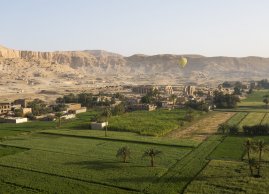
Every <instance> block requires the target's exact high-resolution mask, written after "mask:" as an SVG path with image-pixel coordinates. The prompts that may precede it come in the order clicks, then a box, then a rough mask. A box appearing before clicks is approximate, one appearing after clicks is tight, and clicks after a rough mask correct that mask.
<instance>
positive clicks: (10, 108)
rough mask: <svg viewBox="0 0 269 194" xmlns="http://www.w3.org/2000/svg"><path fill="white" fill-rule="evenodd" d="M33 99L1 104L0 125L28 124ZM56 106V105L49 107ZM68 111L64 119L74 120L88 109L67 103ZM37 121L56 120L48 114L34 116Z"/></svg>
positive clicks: (64, 112)
mask: <svg viewBox="0 0 269 194" xmlns="http://www.w3.org/2000/svg"><path fill="white" fill-rule="evenodd" d="M31 101H32V100H31V99H17V100H15V101H13V102H2V103H0V123H25V122H28V118H27V116H28V115H29V114H32V108H29V107H28V103H29V102H31ZM47 106H54V105H47ZM65 106H66V110H65V111H63V115H62V118H63V119H72V118H75V117H76V114H79V113H83V112H86V111H87V108H86V107H82V106H81V104H79V103H66V104H65ZM18 110H19V111H20V116H17V115H16V111H18ZM34 119H35V120H44V121H49V120H55V113H48V114H43V115H36V116H34Z"/></svg>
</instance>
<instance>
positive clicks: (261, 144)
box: [255, 140, 265, 177]
mask: <svg viewBox="0 0 269 194" xmlns="http://www.w3.org/2000/svg"><path fill="white" fill-rule="evenodd" d="M264 148H265V143H264V141H263V140H258V141H257V142H255V150H256V151H258V155H259V158H258V165H257V175H258V177H260V170H261V161H262V153H263V150H264Z"/></svg>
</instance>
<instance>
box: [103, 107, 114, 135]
mask: <svg viewBox="0 0 269 194" xmlns="http://www.w3.org/2000/svg"><path fill="white" fill-rule="evenodd" d="M102 116H104V117H105V119H106V127H105V136H106V137H107V126H108V118H109V117H111V116H112V113H111V110H110V109H109V108H105V110H104V112H103V114H102Z"/></svg>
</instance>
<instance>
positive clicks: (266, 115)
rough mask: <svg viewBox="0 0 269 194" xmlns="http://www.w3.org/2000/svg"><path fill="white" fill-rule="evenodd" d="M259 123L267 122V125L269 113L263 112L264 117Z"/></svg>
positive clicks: (264, 123)
mask: <svg viewBox="0 0 269 194" xmlns="http://www.w3.org/2000/svg"><path fill="white" fill-rule="evenodd" d="M261 124H263V125H266V124H268V125H269V113H266V114H265V116H264V118H263V120H262V122H261Z"/></svg>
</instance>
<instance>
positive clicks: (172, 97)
mask: <svg viewBox="0 0 269 194" xmlns="http://www.w3.org/2000/svg"><path fill="white" fill-rule="evenodd" d="M170 99H171V100H172V102H173V108H174V106H175V103H176V99H177V95H175V94H172V95H171V96H170Z"/></svg>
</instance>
